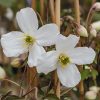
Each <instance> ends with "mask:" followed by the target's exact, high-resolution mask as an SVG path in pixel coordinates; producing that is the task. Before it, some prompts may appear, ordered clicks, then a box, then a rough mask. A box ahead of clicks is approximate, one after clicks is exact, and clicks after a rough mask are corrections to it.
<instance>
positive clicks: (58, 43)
mask: <svg viewBox="0 0 100 100" xmlns="http://www.w3.org/2000/svg"><path fill="white" fill-rule="evenodd" d="M16 18H17V22H18V25H19V27H20V29H21V30H22V32H18V31H13V32H10V33H8V34H5V35H2V37H1V45H2V47H3V52H4V54H5V55H6V56H7V57H18V56H19V55H20V54H23V53H26V52H28V53H29V55H28V61H27V63H28V65H29V67H33V66H36V69H37V72H38V73H45V74H47V73H49V72H51V71H53V70H55V69H57V74H58V77H59V80H60V81H61V83H62V84H63V85H64V86H66V87H74V86H76V85H77V84H78V83H79V81H80V80H81V75H80V72H79V71H78V68H77V67H76V65H83V64H90V63H92V62H93V60H94V58H95V51H94V50H93V49H92V48H88V47H76V45H77V43H78V41H79V37H77V36H75V35H69V36H68V37H65V36H63V35H61V34H60V31H59V29H58V26H57V25H56V24H53V23H51V24H46V25H43V26H42V27H41V28H39V24H38V19H37V16H36V13H35V12H34V10H33V9H32V8H24V9H21V10H20V11H19V12H17V15H16ZM51 45H55V47H56V50H53V51H49V52H46V51H45V49H44V46H51Z"/></svg>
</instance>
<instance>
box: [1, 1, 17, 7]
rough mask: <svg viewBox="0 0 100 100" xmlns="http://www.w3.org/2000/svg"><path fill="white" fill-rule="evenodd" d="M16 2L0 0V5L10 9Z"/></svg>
mask: <svg viewBox="0 0 100 100" xmlns="http://www.w3.org/2000/svg"><path fill="white" fill-rule="evenodd" d="M15 1H16V0H0V5H2V6H5V7H11V6H12V5H13V3H15Z"/></svg>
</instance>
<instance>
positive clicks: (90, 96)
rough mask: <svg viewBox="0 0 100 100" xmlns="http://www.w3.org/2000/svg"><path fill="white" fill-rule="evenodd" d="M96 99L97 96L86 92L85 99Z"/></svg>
mask: <svg viewBox="0 0 100 100" xmlns="http://www.w3.org/2000/svg"><path fill="white" fill-rule="evenodd" d="M96 97H97V94H96V93H95V92H94V91H87V92H86V94H85V98H86V99H89V100H95V99H96Z"/></svg>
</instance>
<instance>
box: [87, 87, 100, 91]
mask: <svg viewBox="0 0 100 100" xmlns="http://www.w3.org/2000/svg"><path fill="white" fill-rule="evenodd" d="M89 90H90V91H94V92H95V93H98V92H99V90H100V89H99V87H97V86H92V87H90V88H89Z"/></svg>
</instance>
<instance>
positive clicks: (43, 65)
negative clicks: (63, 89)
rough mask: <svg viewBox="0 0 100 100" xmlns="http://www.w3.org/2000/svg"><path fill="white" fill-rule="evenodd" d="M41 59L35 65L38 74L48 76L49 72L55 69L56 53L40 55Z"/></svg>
mask: <svg viewBox="0 0 100 100" xmlns="http://www.w3.org/2000/svg"><path fill="white" fill-rule="evenodd" d="M42 56H43V58H41V59H40V60H39V63H38V65H37V72H38V73H45V74H48V73H49V72H51V71H53V70H55V69H56V67H57V66H56V63H57V54H56V51H50V52H47V53H45V54H43V55H42Z"/></svg>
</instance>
